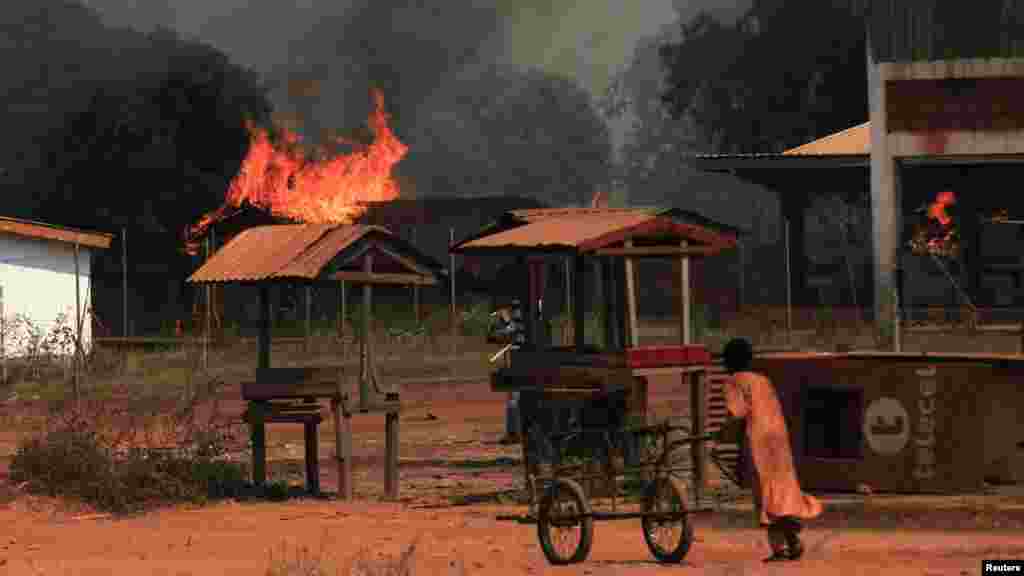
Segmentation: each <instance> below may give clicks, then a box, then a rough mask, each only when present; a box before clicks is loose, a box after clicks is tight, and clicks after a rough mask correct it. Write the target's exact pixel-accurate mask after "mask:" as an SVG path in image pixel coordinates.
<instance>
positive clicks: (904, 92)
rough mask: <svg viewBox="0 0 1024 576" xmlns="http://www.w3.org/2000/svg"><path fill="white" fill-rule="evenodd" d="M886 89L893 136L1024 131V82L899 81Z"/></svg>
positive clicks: (990, 79) (968, 80)
mask: <svg viewBox="0 0 1024 576" xmlns="http://www.w3.org/2000/svg"><path fill="white" fill-rule="evenodd" d="M885 90H886V108H887V109H888V113H889V117H888V131H889V132H918V131H928V130H938V131H949V130H980V131H994V132H999V131H1007V130H1012V131H1016V130H1020V129H1022V128H1024V99H1022V98H1021V95H1024V78H977V79H945V80H893V81H889V82H887V83H886V86H885Z"/></svg>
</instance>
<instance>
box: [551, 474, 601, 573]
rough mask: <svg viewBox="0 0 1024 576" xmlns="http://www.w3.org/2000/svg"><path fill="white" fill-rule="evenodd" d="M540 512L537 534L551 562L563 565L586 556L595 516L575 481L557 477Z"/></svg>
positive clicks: (592, 537)
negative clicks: (593, 516) (592, 515)
mask: <svg viewBox="0 0 1024 576" xmlns="http://www.w3.org/2000/svg"><path fill="white" fill-rule="evenodd" d="M537 512H538V514H537V537H538V538H539V539H540V547H541V550H543V551H544V556H546V557H547V559H548V562H550V563H551V564H553V565H556V566H562V565H565V564H574V563H576V562H582V561H584V560H586V559H587V556H588V555H589V554H590V545H591V544H592V543H593V541H594V519H593V518H591V517H590V503H588V502H587V499H586V497H585V496H584V495H583V488H582V487H580V485H579V484H578V483H577V482H576V481H574V480H568V479H565V478H558V479H556V480H554V481H553V482H552V484H551V486H550V487H549V488H548V490H547V491H546V492H545V493H544V497H543V498H542V499H541V501H540V507H539V509H538V511H537ZM582 515H586V516H583V517H580V516H582Z"/></svg>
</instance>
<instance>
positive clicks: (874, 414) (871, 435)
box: [864, 397, 910, 455]
mask: <svg viewBox="0 0 1024 576" xmlns="http://www.w3.org/2000/svg"><path fill="white" fill-rule="evenodd" d="M864 438H865V439H867V442H868V447H870V448H871V450H872V451H873V452H875V453H876V454H884V455H889V454H899V453H900V452H902V451H903V449H904V448H906V447H907V444H908V443H909V441H910V415H909V414H907V409H906V408H904V407H903V403H901V402H900V401H899V400H897V399H895V398H885V397H883V398H878V399H876V400H875V401H874V402H872V403H871V404H870V405H868V408H867V410H865V411H864Z"/></svg>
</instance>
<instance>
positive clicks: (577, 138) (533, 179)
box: [403, 67, 611, 204]
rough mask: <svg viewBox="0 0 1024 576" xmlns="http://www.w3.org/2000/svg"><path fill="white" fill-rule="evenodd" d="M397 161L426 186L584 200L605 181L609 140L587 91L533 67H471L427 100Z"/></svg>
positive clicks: (471, 192) (556, 200) (546, 199)
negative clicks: (427, 113)
mask: <svg viewBox="0 0 1024 576" xmlns="http://www.w3.org/2000/svg"><path fill="white" fill-rule="evenodd" d="M426 104H427V106H429V107H430V109H431V110H433V111H434V112H433V114H432V116H431V121H430V122H429V123H427V122H422V123H419V124H418V126H417V130H416V131H415V132H413V133H411V134H409V144H410V146H411V149H412V151H411V152H410V154H409V158H408V159H407V160H405V161H404V162H403V164H405V165H406V168H405V169H406V170H407V171H408V173H409V174H410V175H411V176H412V177H413V179H414V180H416V181H417V182H419V183H420V185H421V186H422V185H424V183H427V182H429V186H428V187H429V188H430V189H432V190H438V191H444V192H445V193H456V194H463V195H482V194H499V193H500V194H505V195H512V196H525V197H532V198H536V199H538V200H541V201H544V202H553V203H556V204H559V203H562V204H565V203H584V202H587V201H589V200H590V198H591V196H592V195H593V193H594V191H595V190H596V189H598V188H601V187H604V186H606V185H607V184H608V182H609V177H610V167H611V140H610V135H609V131H608V127H607V125H606V124H605V122H604V121H603V119H602V118H601V117H600V116H599V115H598V113H597V110H596V108H595V106H594V102H593V101H592V98H591V96H590V94H589V93H588V92H586V91H585V90H584V89H583V88H581V87H580V86H579V85H577V84H576V83H575V82H573V81H572V80H570V79H568V78H564V77H561V76H557V75H553V74H549V73H546V72H543V71H540V70H536V69H519V68H511V67H491V68H481V69H478V70H473V71H472V74H467V77H466V78H464V79H460V80H459V81H458V82H456V83H453V84H452V85H451V86H450V87H449V88H448V89H447V90H445V91H444V92H443V93H439V94H438V95H437V96H436V97H435V99H434V100H432V101H430V102H427V103H426Z"/></svg>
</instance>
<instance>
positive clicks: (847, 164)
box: [692, 122, 871, 172]
mask: <svg viewBox="0 0 1024 576" xmlns="http://www.w3.org/2000/svg"><path fill="white" fill-rule="evenodd" d="M692 161H693V164H694V165H695V166H696V168H697V169H699V170H704V171H706V172H729V171H731V170H743V169H762V168H769V169H770V168H776V169H780V168H819V169H820V168H866V167H867V166H868V165H869V164H870V162H871V122H865V123H863V124H858V125H857V126H852V127H850V128H847V129H846V130H841V131H839V132H836V133H835V134H829V135H828V136H825V137H823V138H819V139H817V140H813V141H811V142H808V143H806V144H801V145H800V146H797V147H795V148H790V149H789V150H785V151H783V152H782V153H756V154H697V155H695V156H693V157H692Z"/></svg>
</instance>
